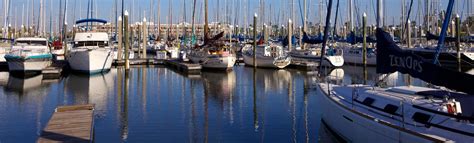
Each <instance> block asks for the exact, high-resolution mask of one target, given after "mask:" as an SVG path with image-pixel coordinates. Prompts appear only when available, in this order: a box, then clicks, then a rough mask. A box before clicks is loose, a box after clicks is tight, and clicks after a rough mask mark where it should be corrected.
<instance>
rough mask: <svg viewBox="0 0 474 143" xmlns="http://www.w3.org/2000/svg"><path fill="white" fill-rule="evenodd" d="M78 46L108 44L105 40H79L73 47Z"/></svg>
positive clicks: (103, 45)
mask: <svg viewBox="0 0 474 143" xmlns="http://www.w3.org/2000/svg"><path fill="white" fill-rule="evenodd" d="M79 46H98V47H105V46H109V44H108V42H106V41H81V42H76V44H75V47H79Z"/></svg>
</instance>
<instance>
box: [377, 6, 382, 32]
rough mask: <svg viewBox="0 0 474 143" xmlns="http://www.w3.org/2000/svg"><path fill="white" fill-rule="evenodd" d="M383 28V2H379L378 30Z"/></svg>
mask: <svg viewBox="0 0 474 143" xmlns="http://www.w3.org/2000/svg"><path fill="white" fill-rule="evenodd" d="M382 27H383V0H377V28H382Z"/></svg>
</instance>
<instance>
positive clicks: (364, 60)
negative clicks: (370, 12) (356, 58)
mask: <svg viewBox="0 0 474 143" xmlns="http://www.w3.org/2000/svg"><path fill="white" fill-rule="evenodd" d="M362 39H363V44H362V45H363V47H362V63H363V64H364V66H366V65H367V14H365V13H364V15H363V17H362Z"/></svg>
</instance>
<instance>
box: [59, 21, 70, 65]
mask: <svg viewBox="0 0 474 143" xmlns="http://www.w3.org/2000/svg"><path fill="white" fill-rule="evenodd" d="M63 31H64V32H63V34H64V35H63V37H62V38H63V39H61V40H62V41H61V42H62V43H63V52H64V59H65V60H66V59H67V56H68V54H69V53H68V51H67V48H68V47H67V43H66V40H65V39H66V37H67V34H66V33H67V23H64V25H63Z"/></svg>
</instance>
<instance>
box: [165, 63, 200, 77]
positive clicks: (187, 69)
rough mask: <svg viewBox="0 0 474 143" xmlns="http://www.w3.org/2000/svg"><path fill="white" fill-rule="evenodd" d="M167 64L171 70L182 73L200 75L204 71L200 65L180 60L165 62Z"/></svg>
mask: <svg viewBox="0 0 474 143" xmlns="http://www.w3.org/2000/svg"><path fill="white" fill-rule="evenodd" d="M165 64H166V65H167V66H168V67H170V68H173V69H176V70H178V71H180V72H184V73H187V74H194V73H196V74H200V73H201V69H202V66H201V65H199V64H193V63H189V62H181V61H178V60H165Z"/></svg>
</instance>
